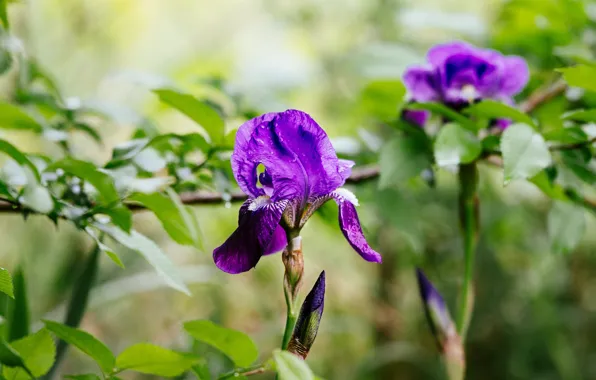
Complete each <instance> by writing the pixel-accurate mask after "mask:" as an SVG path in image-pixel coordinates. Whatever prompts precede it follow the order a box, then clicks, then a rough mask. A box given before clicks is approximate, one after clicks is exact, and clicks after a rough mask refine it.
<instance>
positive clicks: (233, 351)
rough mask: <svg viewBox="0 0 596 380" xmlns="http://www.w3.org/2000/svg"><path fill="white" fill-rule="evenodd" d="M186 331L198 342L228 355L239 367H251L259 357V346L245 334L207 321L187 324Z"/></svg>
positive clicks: (185, 325)
mask: <svg viewBox="0 0 596 380" xmlns="http://www.w3.org/2000/svg"><path fill="white" fill-rule="evenodd" d="M184 330H186V332H187V333H188V334H189V335H190V336H192V337H193V338H195V339H196V340H199V341H201V342H204V343H207V344H209V345H211V346H213V347H215V348H217V349H218V350H220V351H221V352H223V353H224V354H226V355H227V356H228V357H229V358H230V359H232V361H233V362H234V364H236V366H238V367H248V366H250V365H251V364H252V363H253V362H254V361H255V360H257V357H258V356H259V351H258V350H257V346H256V345H255V344H254V342H253V341H252V340H251V339H250V337H249V336H248V335H246V334H244V333H243V332H240V331H237V330H232V329H228V328H225V327H221V326H218V325H216V324H215V323H213V322H211V321H207V320H196V321H190V322H186V323H185V324H184Z"/></svg>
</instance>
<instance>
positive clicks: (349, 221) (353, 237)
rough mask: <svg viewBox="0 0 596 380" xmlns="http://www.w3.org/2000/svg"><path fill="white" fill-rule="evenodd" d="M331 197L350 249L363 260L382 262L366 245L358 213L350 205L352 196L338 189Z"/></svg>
mask: <svg viewBox="0 0 596 380" xmlns="http://www.w3.org/2000/svg"><path fill="white" fill-rule="evenodd" d="M332 195H333V199H335V202H336V203H337V205H338V206H339V227H340V228H341V231H342V232H343V234H344V236H345V237H346V239H347V240H348V242H349V243H350V245H351V246H352V248H354V250H356V252H358V254H359V255H360V256H362V258H363V259H364V260H366V261H370V262H374V263H380V262H381V261H382V259H381V255H380V254H379V253H378V252H376V251H375V250H373V249H372V248H371V247H370V246H369V245H368V243H367V242H366V238H365V237H364V234H363V233H362V227H361V226H360V220H359V219H358V213H357V212H356V207H355V206H354V204H353V203H352V202H353V201H354V200H353V199H350V198H354V199H355V197H354V194H351V193H349V192H348V191H347V190H345V189H339V190H337V191H335V192H334V193H333V194H332Z"/></svg>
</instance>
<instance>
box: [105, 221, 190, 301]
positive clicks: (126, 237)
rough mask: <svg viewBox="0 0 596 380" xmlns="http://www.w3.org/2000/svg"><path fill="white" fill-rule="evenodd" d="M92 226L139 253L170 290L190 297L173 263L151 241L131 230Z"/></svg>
mask: <svg viewBox="0 0 596 380" xmlns="http://www.w3.org/2000/svg"><path fill="white" fill-rule="evenodd" d="M94 226H95V227H96V228H97V229H99V230H100V231H103V232H105V233H106V234H108V235H109V236H110V237H112V239H114V240H116V241H117V242H119V243H120V244H122V245H124V246H125V247H127V248H130V249H132V250H134V251H137V252H139V253H140V254H141V255H142V256H143V257H145V259H146V260H147V261H148V262H149V264H151V265H152V266H153V268H155V270H156V271H157V273H158V274H159V275H160V276H161V277H162V278H163V279H164V281H165V282H166V283H167V284H168V285H169V286H171V287H172V288H174V289H176V290H179V291H181V292H182V293H184V294H187V295H190V291H189V290H188V288H187V287H186V285H185V284H184V282H183V281H182V279H181V278H180V274H179V273H178V270H177V268H176V266H175V265H174V263H172V261H170V259H169V258H168V257H167V256H166V255H165V254H164V253H163V252H162V250H161V249H160V248H159V246H157V244H155V243H154V242H153V241H151V240H150V239H148V238H147V237H146V236H144V235H141V234H140V233H138V232H137V231H135V230H131V231H130V234H127V233H126V232H124V231H122V230H121V229H120V228H118V227H115V226H109V225H103V224H99V223H95V224H94Z"/></svg>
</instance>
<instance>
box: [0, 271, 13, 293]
mask: <svg viewBox="0 0 596 380" xmlns="http://www.w3.org/2000/svg"><path fill="white" fill-rule="evenodd" d="M0 292H2V293H4V294H6V295H8V296H9V297H11V298H14V293H13V286H12V276H11V275H10V273H9V272H8V270H6V269H4V268H0Z"/></svg>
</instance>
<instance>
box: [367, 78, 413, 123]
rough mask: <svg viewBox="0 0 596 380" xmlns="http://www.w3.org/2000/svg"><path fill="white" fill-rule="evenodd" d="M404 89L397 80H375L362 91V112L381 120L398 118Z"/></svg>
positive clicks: (404, 93) (404, 92)
mask: <svg viewBox="0 0 596 380" xmlns="http://www.w3.org/2000/svg"><path fill="white" fill-rule="evenodd" d="M405 95H406V87H405V86H404V85H403V83H402V82H401V81H399V80H376V81H373V82H370V83H368V84H367V85H366V87H365V88H364V89H363V90H362V94H361V102H362V103H361V104H362V108H363V110H364V112H366V113H367V114H370V115H374V116H376V117H378V118H379V119H381V120H392V119H396V118H398V117H399V113H400V111H401V105H402V103H403V101H404V96H405Z"/></svg>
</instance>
